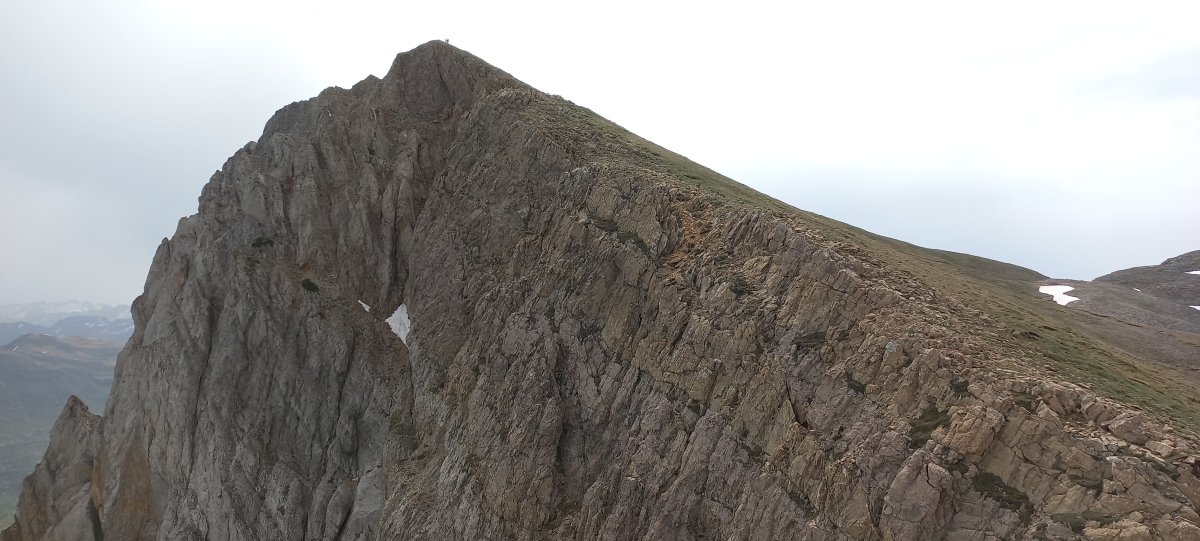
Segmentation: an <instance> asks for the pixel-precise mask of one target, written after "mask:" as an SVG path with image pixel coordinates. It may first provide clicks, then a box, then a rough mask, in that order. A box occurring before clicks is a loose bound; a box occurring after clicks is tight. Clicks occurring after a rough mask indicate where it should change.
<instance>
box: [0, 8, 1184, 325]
mask: <svg viewBox="0 0 1200 541" xmlns="http://www.w3.org/2000/svg"><path fill="white" fill-rule="evenodd" d="M622 6H623V7H622ZM8 11H9V13H8V15H7V16H6V18H5V19H4V20H3V21H0V30H2V31H0V45H2V47H0V69H2V70H3V73H5V74H6V85H3V87H0V97H3V98H4V99H5V100H6V102H7V103H10V104H16V106H15V107H13V109H12V111H11V113H10V115H9V118H6V121H5V124H4V125H3V127H0V143H2V144H0V227H2V228H3V229H4V231H5V232H6V234H5V235H3V236H2V238H0V252H2V253H4V254H5V255H6V263H5V264H4V265H2V266H0V284H2V285H0V305H3V304H15V303H25V302H32V301H50V302H58V301H67V300H81V301H91V302H103V303H110V304H127V303H129V302H131V301H132V300H133V298H134V297H136V296H137V295H139V294H140V293H141V291H142V285H143V282H144V280H145V276H146V273H147V271H148V269H149V265H150V260H151V257H152V256H153V254H154V251H155V249H156V248H157V246H158V244H159V243H160V241H161V240H162V238H164V237H169V236H170V235H172V234H173V233H174V229H175V224H176V222H177V220H178V219H179V218H181V217H183V216H186V215H189V214H192V213H194V212H195V211H196V200H197V197H198V196H199V194H200V190H201V188H202V186H203V184H204V183H205V182H206V181H207V179H208V177H209V176H210V175H211V174H212V172H213V171H214V170H216V169H218V168H219V167H220V166H221V165H222V164H223V163H224V161H225V159H226V158H227V157H228V156H229V155H231V154H232V153H233V152H234V151H235V150H236V149H238V148H240V147H241V146H242V145H244V144H245V143H246V142H247V141H250V140H253V139H256V138H257V137H258V135H259V133H260V132H261V129H262V126H263V124H265V122H266V121H267V119H268V118H269V117H270V116H271V114H272V113H273V112H274V111H275V110H277V109H278V108H280V107H282V106H284V105H286V104H288V103H290V102H293V101H297V100H302V99H307V98H309V97H312V96H315V95H316V94H317V93H318V92H319V91H320V90H321V89H323V88H325V87H328V86H335V85H336V86H342V87H348V86H350V85H352V84H353V83H354V82H356V81H358V80H360V79H362V78H364V77H366V76H367V75H368V74H375V75H382V74H383V73H384V72H386V70H387V68H388V66H389V65H390V63H391V59H392V58H393V57H394V55H395V54H396V53H399V52H403V51H406V50H409V49H411V48H412V47H415V46H416V45H419V44H420V43H423V42H426V41H429V40H432V39H446V38H448V39H450V41H451V44H452V45H455V46H458V47H460V48H463V49H465V50H467V51H469V52H471V53H473V54H475V55H477V56H480V57H481V58H483V59H484V60H486V61H488V62H490V63H492V64H493V65H495V66H497V67H499V68H500V69H503V70H505V71H508V72H509V73H512V74H513V75H514V76H516V77H517V78H519V79H522V80H524V81H525V82H527V83H529V84H531V85H533V86H535V87H537V88H539V89H541V90H543V91H546V92H550V93H554V94H561V95H563V96H564V97H566V98H567V99H570V100H572V101H574V102H575V103H578V104H580V105H583V106H586V107H589V108H591V109H593V110H595V111H596V112H597V113H599V114H601V115H603V116H605V117H607V118H609V119H611V120H613V121H614V122H616V123H618V124H621V125H623V126H625V127H626V128H628V129H630V130H631V131H633V132H635V133H638V134H639V135H642V136H644V137H646V138H647V139H650V140H652V141H654V142H656V143H658V144H660V145H662V146H664V147H666V148H670V149H672V150H674V151H676V152H679V153H680V154H683V155H685V156H688V157H689V158H691V159H693V160H695V161H697V162H699V163H701V164H704V165H706V166H709V167H711V168H713V169H715V170H717V171H719V172H721V173H724V174H726V175H728V176H730V177H731V178H734V179H736V180H738V181H741V182H743V183H745V184H747V185H749V186H751V187H753V188H755V189H757V190H759V191H762V192H764V193H767V194H769V195H772V196H774V197H776V198H778V199H781V200H783V201H785V202H787V203H789V204H792V205H794V206H796V207H799V208H802V209H805V210H808V211H811V212H815V213H818V214H822V215H825V216H828V217H830V218H834V219H837V220H840V221H844V222H847V223H850V224H852V225H855V226H857V227H861V228H864V229H867V230H870V231H872V232H874V233H878V234H881V235H885V236H888V237H893V238H897V239H900V240H904V241H906V242H911V243H914V244H919V245H922V246H928V247H931V248H939V249H945V250H952V251H959V252H967V253H972V254H974V255H979V256H982V257H989V258H993V259H998V260H1002V261H1006V262H1009V263H1014V264H1017V265H1021V266H1024V267H1028V268H1031V269H1034V270H1036V271H1038V272H1041V273H1043V274H1046V275H1049V276H1052V277H1056V278H1064V279H1091V278H1094V277H1096V276H1099V275H1102V274H1106V273H1108V272H1111V271H1115V270H1118V269H1123V268H1128V267H1133V266H1140V265H1153V264H1158V263H1160V262H1161V261H1162V260H1164V259H1167V258H1169V257H1172V256H1175V255H1179V254H1180V253H1184V252H1188V251H1191V250H1196V249H1200V241H1198V240H1197V235H1196V233H1197V232H1200V211H1197V209H1196V208H1195V206H1196V204H1197V202H1200V72H1198V71H1197V70H1195V69H1194V68H1195V66H1196V65H1200V34H1197V33H1195V32H1194V31H1193V29H1192V28H1191V27H1192V26H1193V25H1192V24H1190V21H1194V20H1196V18H1197V17H1196V16H1197V15H1200V6H1196V5H1192V4H1189V3H1186V2H1172V3H1149V4H1139V5H1138V6H1135V7H1126V6H1125V5H1123V4H1120V3H1112V4H1104V3H1096V2H1089V3H1082V2H1079V3H1064V4H1055V5H1050V6H1047V5H1044V4H1035V3H1032V2H1030V3H1012V4H1005V5H1004V6H997V7H986V8H981V7H978V6H968V5H961V4H958V3H951V2H938V3H922V4H906V5H903V6H900V5H890V4H886V3H879V4H873V5H871V7H870V8H864V7H862V6H857V7H856V6H843V5H833V6H831V5H825V4H796V5H789V6H788V7H786V8H780V7H777V6H773V5H770V4H755V3H751V4H747V5H739V6H737V7H736V8H734V7H732V6H725V7H723V8H719V9H718V8H709V7H705V6H703V5H697V4H694V3H688V4H682V3H680V4H676V3H665V4H657V3H656V4H644V3H638V4H634V3H629V4H621V3H617V4H611V5H607V4H606V9H605V10H604V11H585V10H575V9H574V8H569V7H564V6H561V5H559V4H550V3H531V4H527V5H526V4H522V6H521V8H520V9H518V7H517V6H516V5H515V4H505V5H503V6H501V5H494V4H484V3H480V4H478V5H474V6H473V7H469V8H464V7H462V6H441V5H437V6H433V5H430V6H405V7H398V6H394V5H391V4H374V3H370V2H349V3H347V4H345V5H341V6H339V7H338V8H337V9H336V10H335V9H330V8H329V7H328V6H323V5H321V4H317V3H313V2H289V3H282V2H276V1H271V2H259V3H235V2H230V1H218V2H214V3H207V4H204V5H203V6H199V5H197V6H191V5H186V6H185V5H159V4H155V3H152V2H143V1H133V0H118V1H115V2H113V3H105V4H103V5H87V4H85V5H75V4H73V3H70V2H65V1H63V0H50V1H48V2H39V3H30V4H17V5H14V6H11V7H10V9H9V10H8ZM635 12H636V13H637V16H636V17H635V16H632V15H630V14H631V13H635ZM231 14H236V16H231ZM364 14H366V15H367V16H364ZM583 20H586V21H587V24H580V21H583ZM517 27H521V28H527V29H529V30H528V31H523V32H513V31H512V29H514V28H517Z"/></svg>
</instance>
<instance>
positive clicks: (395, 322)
mask: <svg viewBox="0 0 1200 541" xmlns="http://www.w3.org/2000/svg"><path fill="white" fill-rule="evenodd" d="M387 324H388V327H391V328H392V332H394V333H396V336H399V337H400V341H401V342H404V344H405V345H407V344H408V332H409V331H410V330H412V322H410V321H409V320H408V306H407V305H403V304H401V305H400V307H399V308H397V309H396V311H395V312H393V313H392V316H391V317H389V318H387Z"/></svg>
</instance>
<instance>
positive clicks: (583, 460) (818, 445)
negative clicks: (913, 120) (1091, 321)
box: [6, 42, 1200, 540]
mask: <svg viewBox="0 0 1200 541" xmlns="http://www.w3.org/2000/svg"><path fill="white" fill-rule="evenodd" d="M820 223H824V222H817V221H814V219H812V218H811V217H810V216H809V215H806V214H804V213H800V212H796V211H792V210H789V209H787V208H785V207H783V206H782V205H780V204H778V203H776V202H774V201H771V200H769V199H766V198H764V197H762V196H760V195H758V194H755V193H753V192H752V191H750V190H748V189H746V188H745V187H742V186H740V185H737V184H735V183H732V181H729V180H728V179H725V178H724V177H720V176H719V175H717V174H715V173H712V172H711V171H708V170H705V169H703V168H700V167H699V166H696V165H695V164H692V163H691V162H688V161H686V160H685V159H683V158H680V157H678V156H676V155H674V154H671V153H669V152H668V151H665V150H663V149H660V148H658V147H656V146H653V145H652V144H650V143H647V142H645V141H643V140H641V139H638V138H637V137H636V136H633V135H631V134H629V133H627V132H625V131H623V130H621V129H620V128H618V127H616V126H613V125H612V124H610V123H608V122H607V121H605V120H603V119H601V118H599V117H597V116H595V115H594V114H592V113H591V112H590V111H587V110H585V109H582V108H579V107H577V106H575V105H573V104H571V103H569V102H567V101H565V100H563V99H561V98H558V97H554V96H548V95H545V94H542V93H540V92H538V91H536V90H533V89H531V88H529V87H527V86H525V85H523V84H522V83H520V82H518V81H516V80H514V79H512V78H511V77H509V76H508V75H506V74H504V73H503V72H500V71H498V70H496V69H494V68H492V67H490V66H487V65H486V64H484V63H483V62H481V61H479V60H478V59H476V58H474V57H472V56H470V55H468V54H466V53H463V52H461V51H458V50H456V49H453V48H451V47H449V46H448V45H445V44H442V43H437V42H435V43H430V44H427V45H425V46H422V47H420V48H418V49H416V50H414V51H412V52H409V53H406V54H402V55H400V56H399V57H397V59H396V62H395V63H394V65H393V66H392V69H391V70H390V71H389V73H388V75H387V76H385V77H384V78H382V79H374V78H370V79H367V80H365V81H363V82H361V83H359V84H358V85H355V86H354V87H353V88H351V89H349V90H345V89H329V90H326V91H325V92H323V93H322V94H321V95H320V96H318V97H317V98H315V99H313V100H309V101H306V102H301V103H297V104H293V105H291V106H288V107H286V108H284V109H282V110H280V111H279V112H278V113H277V114H276V115H275V117H274V118H272V119H271V121H270V122H269V123H268V124H267V127H266V130H265V131H264V134H263V136H262V138H261V139H260V140H259V141H258V142H256V143H251V144H248V145H247V146H246V147H244V148H243V149H241V150H240V151H238V152H237V153H236V154H235V155H234V156H233V157H232V158H231V159H230V160H229V161H228V162H227V163H226V164H225V167H224V168H223V169H222V170H221V171H220V172H218V173H217V174H216V175H214V176H213V178H212V180H211V181H210V182H209V184H208V185H207V186H206V188H205V190H204V193H203V195H202V197H201V200H200V211H199V213H198V214H197V215H195V216H192V217H189V218H186V219H184V220H182V221H181V222H180V224H179V228H178V230H177V231H176V233H175V235H174V237H173V238H172V239H170V240H169V241H164V242H163V244H162V246H161V247H160V248H159V250H158V253H157V254H156V256H155V260H154V263H153V266H152V268H151V270H150V276H149V278H148V280H147V285H146V291H145V293H144V294H143V295H142V296H141V297H140V298H139V299H138V301H137V302H136V303H135V305H134V314H135V321H136V324H137V326H136V329H137V330H136V331H135V334H134V336H133V337H132V338H131V340H130V342H129V344H128V346H127V348H126V351H125V353H124V354H123V355H122V357H121V358H120V360H119V362H118V367H117V376H116V383H115V385H114V390H113V393H112V397H111V398H110V400H109V403H108V406H107V408H106V410H105V416H104V419H103V421H102V422H101V424H100V427H99V433H98V435H97V436H96V437H95V438H94V439H93V440H92V441H94V442H95V443H94V446H93V447H88V445H86V443H85V444H83V445H82V447H88V449H89V450H86V452H91V453H93V455H94V457H95V458H94V460H93V461H92V462H90V463H89V462H87V461H83V460H81V461H79V462H78V464H80V466H79V467H80V468H85V469H90V471H91V478H90V483H85V485H87V487H86V488H87V490H88V492H89V493H90V494H91V499H90V501H91V502H92V504H93V505H94V507H95V510H96V517H97V520H96V521H97V522H98V524H99V527H98V531H102V532H103V534H104V536H105V537H110V538H114V539H138V538H161V539H201V538H214V539H226V538H230V539H261V538H287V539H374V538H410V539H447V538H451V539H466V538H471V539H484V538H486V539H560V538H578V539H698V538H722V539H939V538H945V539H980V540H983V539H1019V538H1032V537H1041V538H1047V539H1053V538H1071V537H1074V536H1079V535H1083V536H1090V537H1092V538H1105V537H1104V536H1114V535H1115V536H1116V537H1115V538H1122V539H1124V538H1134V537H1131V536H1134V535H1141V533H1142V532H1143V531H1145V532H1148V533H1149V535H1152V536H1153V535H1158V536H1160V537H1164V538H1167V537H1168V536H1175V538H1181V539H1187V538H1188V537H1187V536H1188V535H1192V532H1194V531H1196V530H1195V524H1196V523H1197V522H1200V517H1198V516H1197V515H1196V511H1195V503H1196V502H1197V501H1200V500H1198V498H1200V481H1198V480H1197V479H1196V477H1195V473H1197V471H1200V470H1198V469H1197V468H1200V466H1194V459H1193V458H1191V457H1194V456H1196V453H1195V451H1194V450H1195V449H1196V446H1195V443H1194V440H1193V439H1192V438H1191V436H1189V435H1188V434H1189V433H1187V432H1186V431H1185V430H1183V429H1172V430H1171V431H1168V430H1167V428H1166V427H1165V426H1164V425H1163V424H1162V423H1161V422H1160V421H1158V420H1155V419H1143V418H1139V420H1138V421H1136V422H1139V423H1140V425H1139V426H1138V427H1135V426H1133V425H1132V424H1130V423H1133V422H1135V421H1129V417H1128V416H1127V415H1128V412H1129V411H1130V408H1128V407H1127V406H1124V405H1122V404H1120V403H1118V402H1115V401H1113V400H1111V399H1109V398H1105V397H1103V396H1101V395H1099V394H1097V393H1095V392H1093V391H1091V390H1089V389H1087V388H1084V387H1081V386H1078V385H1074V384H1071V383H1066V382H1061V381H1057V380H1058V379H1061V378H1056V377H1055V376H1054V374H1053V373H1051V372H1049V371H1048V370H1046V369H1045V368H1044V367H1042V366H1041V365H1040V364H1038V363H1037V362H1036V354H1035V352H1033V351H1032V350H1030V349H1029V348H1028V347H1026V346H1023V345H1022V343H1021V342H1020V341H1018V340H1013V339H1010V338H1006V337H1005V336H1008V332H1007V329H1005V328H1003V327H1002V326H1001V324H999V323H997V322H994V321H992V320H991V319H990V318H989V317H988V316H986V315H984V314H983V313H981V312H980V311H979V310H978V309H976V308H974V307H970V306H966V305H964V304H963V303H962V302H960V301H958V300H956V299H955V298H953V297H950V296H947V295H945V294H944V293H943V292H940V291H939V290H938V289H937V288H936V287H934V286H933V285H931V284H930V283H928V281H926V280H924V279H922V278H919V277H917V276H916V275H914V274H913V273H910V272H908V271H907V270H906V269H904V268H897V267H896V266H895V265H892V264H889V263H886V262H884V261H883V260H881V259H879V257H878V254H877V253H875V252H873V251H871V250H868V249H865V248H863V246H862V245H859V244H856V243H855V242H852V241H851V240H853V239H851V237H847V236H840V237H839V236H837V235H835V234H833V233H831V232H830V231H828V230H825V229H823V228H822V227H821V226H820ZM401 306H403V307H404V309H405V311H404V313H406V314H407V320H408V321H407V322H408V323H409V324H410V326H408V327H405V328H407V329H408V332H407V336H405V337H404V340H401V337H399V336H397V335H396V333H395V332H393V330H392V328H391V327H389V325H388V323H387V321H386V320H387V319H388V318H389V316H391V315H392V314H395V313H397V309H398V308H399V307H401ZM367 307H370V310H369V311H368V310H367V309H366V308H367ZM1123 416H1125V417H1123ZM1122 419H1125V420H1123V421H1122ZM63 423H64V422H63V421H60V425H61V424H63ZM1106 426H1107V427H1108V428H1107V429H1106V428H1105V427H1106ZM1135 428H1136V430H1133V429H1135ZM1126 429H1130V430H1126ZM1110 430H1111V431H1110ZM1138 431H1140V434H1142V435H1144V436H1145V438H1146V443H1145V445H1142V444H1141V443H1137V442H1136V441H1125V440H1122V439H1121V438H1122V437H1129V436H1128V434H1135V433H1138ZM1134 439H1140V437H1139V438H1134ZM1150 442H1159V443H1161V447H1159V449H1160V450H1166V449H1169V450H1170V451H1169V452H1167V453H1166V455H1163V454H1160V453H1158V452H1156V451H1153V450H1152V449H1151V448H1150V447H1149V446H1150ZM80 452H85V451H80ZM55 490H57V489H55ZM32 501H34V500H32V499H31V502H32ZM36 501H40V502H41V504H40V506H39V505H37V504H34V503H31V504H30V505H29V506H26V505H25V504H24V503H23V504H22V508H21V512H20V515H19V516H18V521H19V523H18V525H17V527H14V529H10V530H8V531H7V533H6V535H9V536H10V538H16V539H26V538H29V539H36V538H39V537H40V536H42V534H43V532H46V531H47V530H46V528H49V527H53V524H57V523H58V522H55V521H54V520H43V519H41V518H36V517H40V516H49V515H44V514H39V513H45V511H44V509H47V508H49V507H51V506H54V505H58V503H57V502H59V501H64V500H61V499H47V498H41V499H38V500H36ZM27 516H28V517H29V518H27ZM1121 536H1125V537H1121Z"/></svg>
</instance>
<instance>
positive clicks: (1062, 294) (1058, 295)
mask: <svg viewBox="0 0 1200 541" xmlns="http://www.w3.org/2000/svg"><path fill="white" fill-rule="evenodd" d="M1072 289H1075V288H1073V287H1071V286H1042V287H1039V288H1038V292H1039V293H1045V294H1047V295H1053V296H1054V302H1057V303H1058V304H1061V305H1063V306H1066V305H1067V304H1069V303H1070V302H1071V301H1077V300H1079V297H1072V296H1070V295H1067V292H1068V291H1070V290H1072Z"/></svg>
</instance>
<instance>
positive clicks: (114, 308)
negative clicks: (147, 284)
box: [0, 301, 130, 326]
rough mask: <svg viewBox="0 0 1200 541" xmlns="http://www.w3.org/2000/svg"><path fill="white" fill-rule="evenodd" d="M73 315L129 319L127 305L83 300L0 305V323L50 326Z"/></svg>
mask: <svg viewBox="0 0 1200 541" xmlns="http://www.w3.org/2000/svg"><path fill="white" fill-rule="evenodd" d="M75 316H99V317H104V318H107V319H111V320H120V319H130V315H129V305H128V304H100V303H94V302H85V301H66V302H31V303H25V304H5V305H0V323H15V322H24V323H32V324H34V325H42V326H50V325H53V324H54V323H55V322H57V321H59V320H62V319H65V318H68V317H75Z"/></svg>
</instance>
